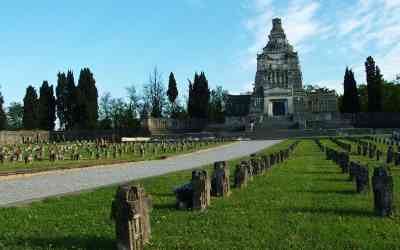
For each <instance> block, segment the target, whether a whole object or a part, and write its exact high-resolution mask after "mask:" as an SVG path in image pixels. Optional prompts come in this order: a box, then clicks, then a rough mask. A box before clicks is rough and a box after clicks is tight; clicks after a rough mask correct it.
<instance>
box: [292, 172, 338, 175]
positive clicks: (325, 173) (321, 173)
mask: <svg viewBox="0 0 400 250" xmlns="http://www.w3.org/2000/svg"><path fill="white" fill-rule="evenodd" d="M296 174H316V175H317V174H320V175H327V174H339V172H336V171H303V172H297V173H296Z"/></svg>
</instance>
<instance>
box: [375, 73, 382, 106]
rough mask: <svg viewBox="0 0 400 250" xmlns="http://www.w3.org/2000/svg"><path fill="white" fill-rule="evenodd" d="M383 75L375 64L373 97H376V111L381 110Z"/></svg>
mask: <svg viewBox="0 0 400 250" xmlns="http://www.w3.org/2000/svg"><path fill="white" fill-rule="evenodd" d="M383 84H384V80H383V75H382V74H381V70H380V68H379V67H378V66H376V76H375V89H374V91H375V99H376V112H382V111H383Z"/></svg>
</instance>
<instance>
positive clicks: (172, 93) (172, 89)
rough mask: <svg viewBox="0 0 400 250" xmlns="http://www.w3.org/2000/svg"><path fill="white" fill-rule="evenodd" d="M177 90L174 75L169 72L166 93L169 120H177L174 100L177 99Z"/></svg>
mask: <svg viewBox="0 0 400 250" xmlns="http://www.w3.org/2000/svg"><path fill="white" fill-rule="evenodd" d="M178 94H179V92H178V88H177V86H176V80H175V76H174V73H172V72H171V74H170V75H169V81H168V91H167V96H168V100H169V102H170V104H171V112H170V113H171V115H170V116H171V118H177V112H176V111H177V110H176V98H177V97H178Z"/></svg>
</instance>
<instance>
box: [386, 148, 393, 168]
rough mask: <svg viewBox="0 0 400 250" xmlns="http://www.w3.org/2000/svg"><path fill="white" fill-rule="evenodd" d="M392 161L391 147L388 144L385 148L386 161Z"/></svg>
mask: <svg viewBox="0 0 400 250" xmlns="http://www.w3.org/2000/svg"><path fill="white" fill-rule="evenodd" d="M392 161H393V147H392V146H389V148H388V150H387V156H386V163H388V164H389V163H392Z"/></svg>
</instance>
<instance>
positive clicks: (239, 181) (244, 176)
mask: <svg viewBox="0 0 400 250" xmlns="http://www.w3.org/2000/svg"><path fill="white" fill-rule="evenodd" d="M247 181H248V173H247V168H246V166H245V165H242V164H239V165H237V166H236V169H235V187H236V188H243V187H246V186H247Z"/></svg>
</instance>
